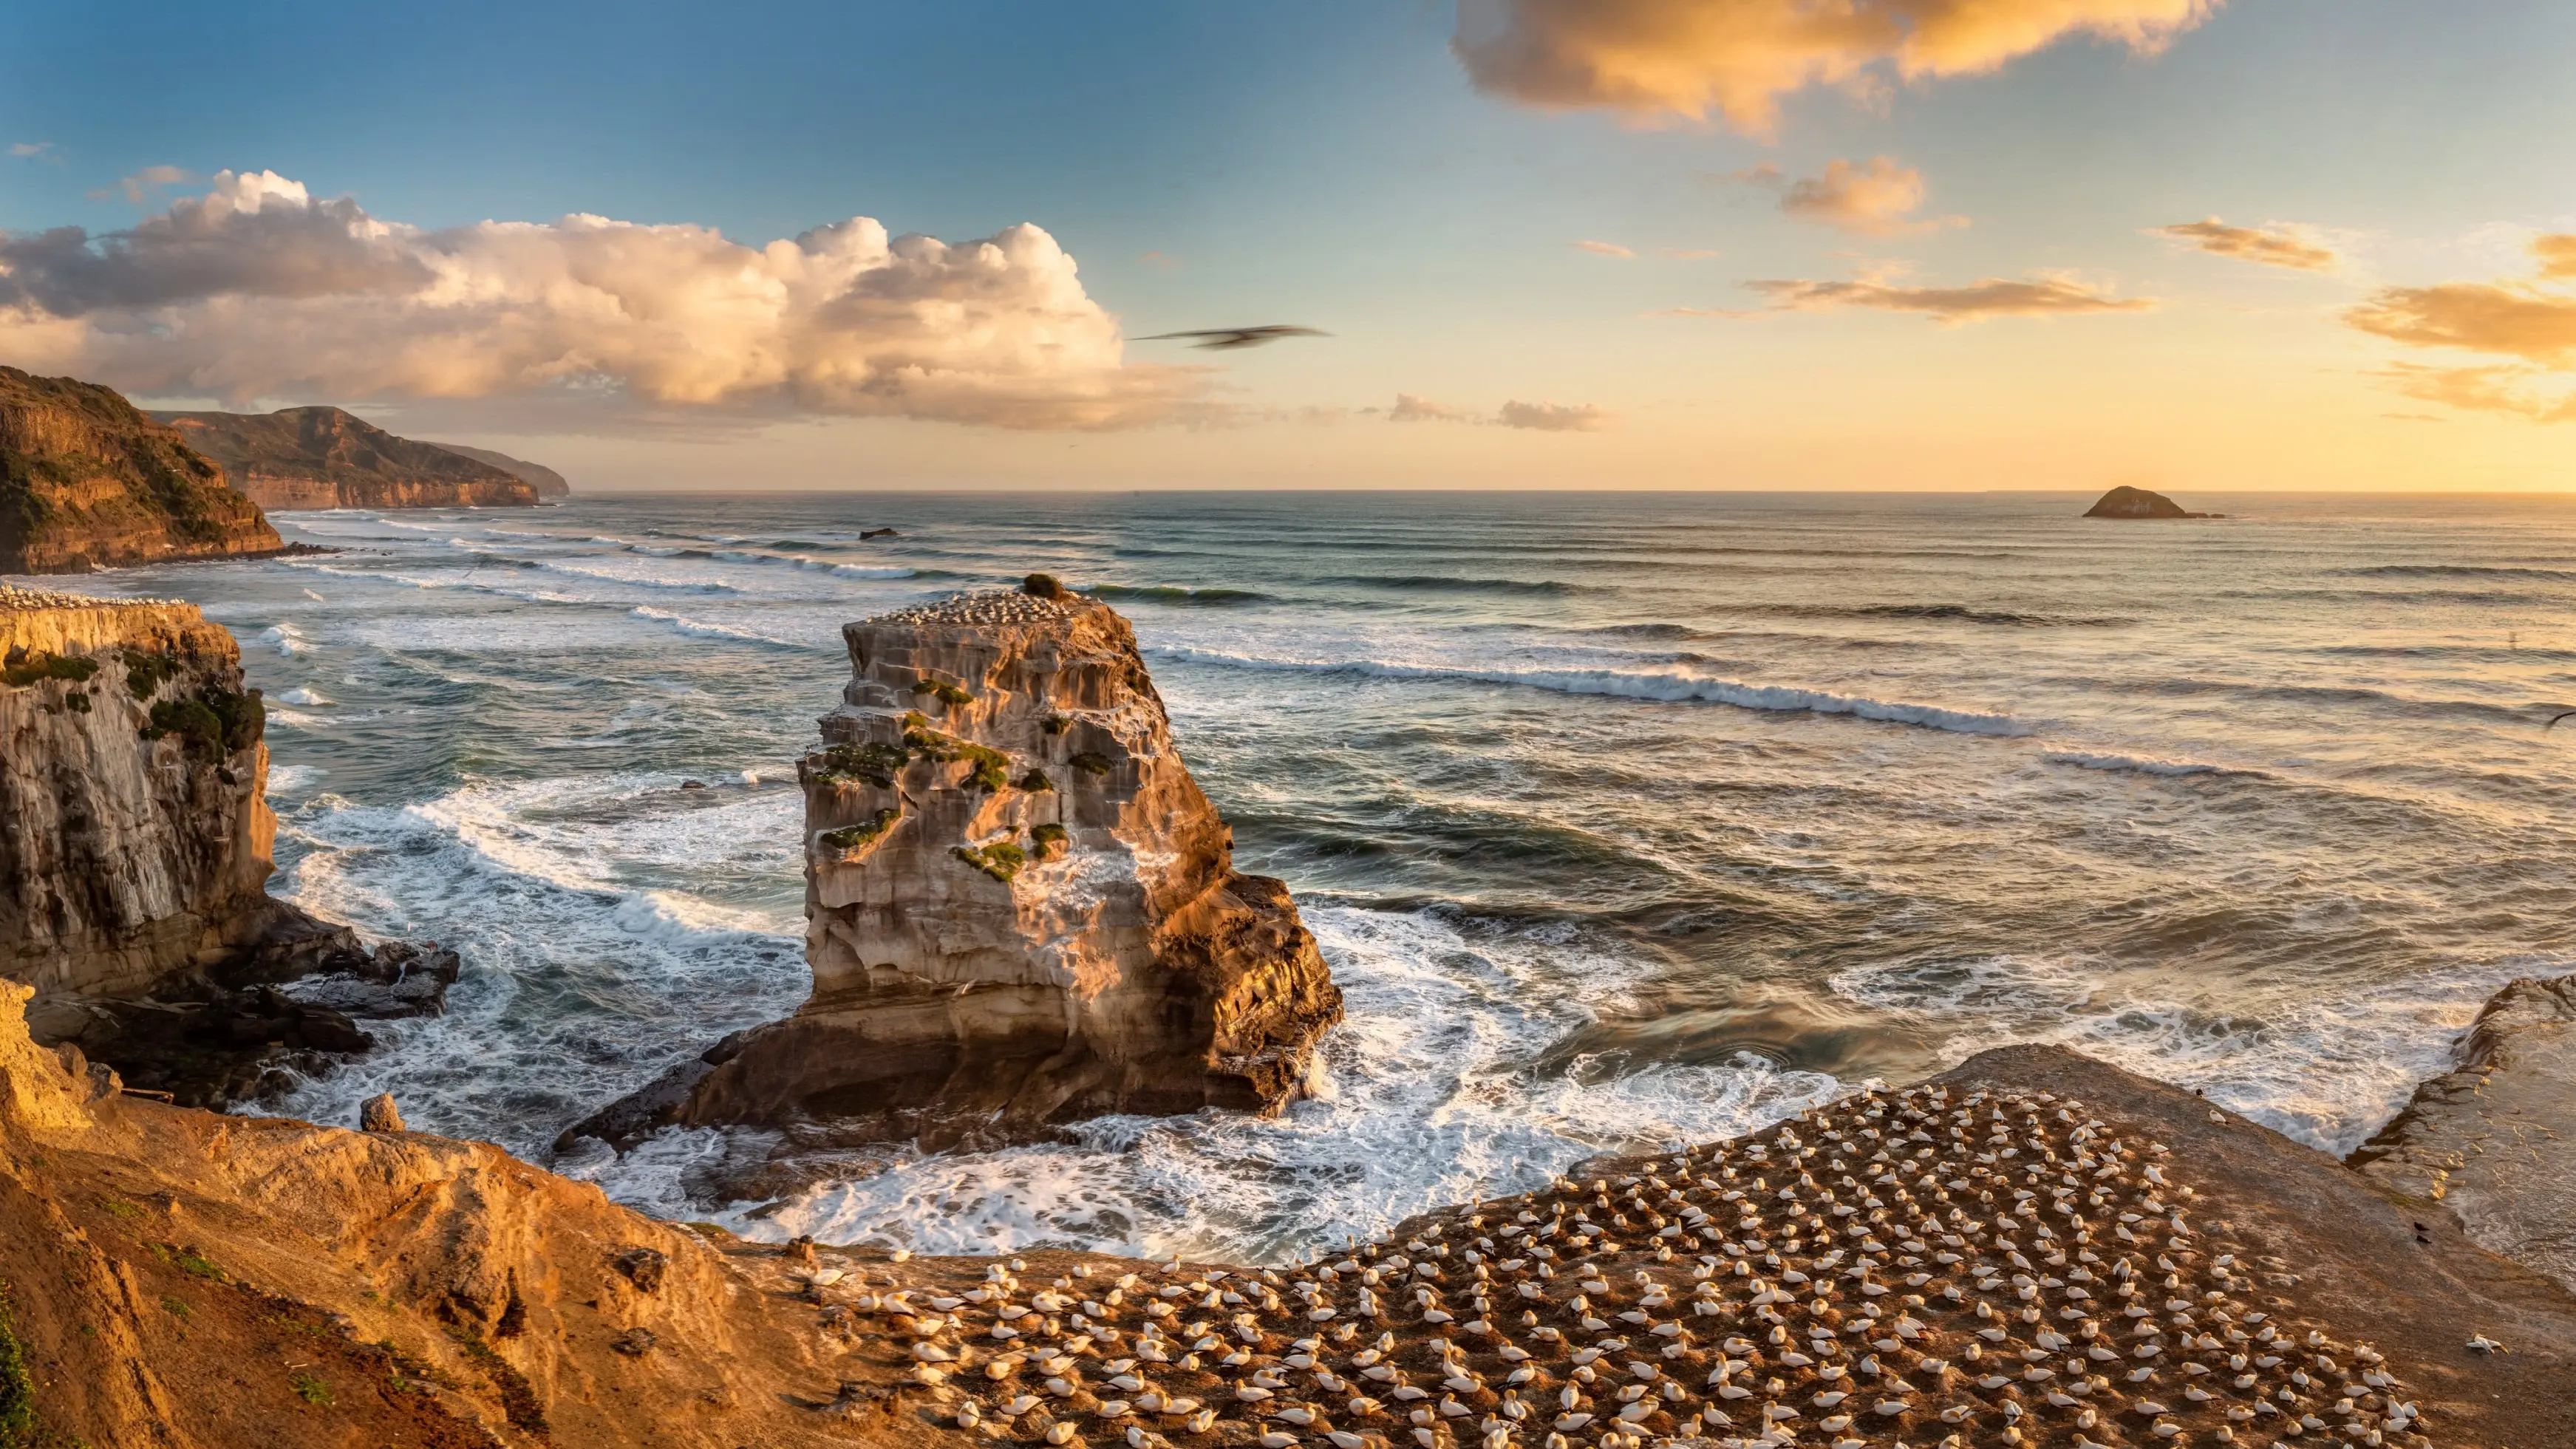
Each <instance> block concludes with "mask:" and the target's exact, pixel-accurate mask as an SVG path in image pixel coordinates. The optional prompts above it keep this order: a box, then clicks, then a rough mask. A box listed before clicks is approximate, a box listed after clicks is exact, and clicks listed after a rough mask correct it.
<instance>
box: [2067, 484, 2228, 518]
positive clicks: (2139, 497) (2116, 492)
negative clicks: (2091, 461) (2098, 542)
mask: <svg viewBox="0 0 2576 1449" xmlns="http://www.w3.org/2000/svg"><path fill="white" fill-rule="evenodd" d="M2084 516H2085V517H2087V518H2225V517H2226V516H2227V515H2226V514H2224V513H2188V512H2185V511H2184V510H2183V506H2182V505H2181V504H2179V503H2176V502H2174V501H2173V500H2172V499H2170V498H2167V497H2166V496H2164V495H2163V494H2161V493H2153V492H2149V491H2148V490H2146V489H2144V488H2132V487H2130V486H2128V485H2127V484H2125V483H2124V484H2121V485H2120V486H2119V487H2117V488H2114V489H2112V490H2111V491H2110V492H2108V493H2105V494H2103V495H2102V496H2101V497H2100V498H2099V499H2097V500H2095V502H2094V504H2093V506H2092V507H2090V508H2087V509H2085V510H2084Z"/></svg>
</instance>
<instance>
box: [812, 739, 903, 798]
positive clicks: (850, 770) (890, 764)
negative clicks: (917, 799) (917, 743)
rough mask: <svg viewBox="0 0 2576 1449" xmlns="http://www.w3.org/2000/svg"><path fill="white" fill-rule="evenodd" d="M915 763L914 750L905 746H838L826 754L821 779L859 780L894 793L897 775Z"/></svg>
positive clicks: (819, 776) (824, 753)
mask: <svg viewBox="0 0 2576 1449" xmlns="http://www.w3.org/2000/svg"><path fill="white" fill-rule="evenodd" d="M911 763H912V751H911V750H909V749H907V748H905V747H904V746H902V745H834V746H833V747H832V748H830V749H828V750H825V751H824V752H823V768H822V769H821V770H820V771H819V772H817V778H819V779H824V780H835V781H838V780H856V781H858V782H860V783H862V784H867V785H874V786H876V787H877V788H878V789H880V790H891V789H893V788H894V777H895V775H896V773H897V772H899V771H901V770H902V769H903V767H904V766H906V765H908V764H911Z"/></svg>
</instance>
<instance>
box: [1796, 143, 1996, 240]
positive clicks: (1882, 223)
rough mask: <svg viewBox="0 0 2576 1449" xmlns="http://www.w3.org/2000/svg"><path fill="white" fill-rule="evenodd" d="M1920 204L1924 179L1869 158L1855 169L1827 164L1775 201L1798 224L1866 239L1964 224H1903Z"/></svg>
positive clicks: (1890, 161)
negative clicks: (1821, 171)
mask: <svg viewBox="0 0 2576 1449" xmlns="http://www.w3.org/2000/svg"><path fill="white" fill-rule="evenodd" d="M1922 204H1923V173H1922V172H1920V171H1917V170H1915V169H1914V168H1913V167H1911V166H1900V165H1898V164H1897V161H1896V158H1895V157H1893V156H1873V157H1871V158H1870V160H1869V161H1868V162H1867V163H1866V164H1859V165H1856V164H1854V163H1852V162H1849V161H1843V160H1834V161H1829V162H1827V163H1825V174H1824V175H1822V176H1810V177H1807V178H1806V179H1804V180H1802V181H1800V182H1798V184H1796V185H1795V186H1792V187H1790V188H1789V190H1788V194H1786V195H1784V196H1782V197H1781V198H1780V209H1781V210H1782V211H1785V212H1787V213H1788V214H1789V215H1791V216H1794V217H1796V218H1798V219H1799V220H1801V221H1812V222H1818V223H1821V224H1823V225H1825V226H1830V227H1838V228H1840V229H1842V230H1844V231H1855V232H1862V233H1865V234H1867V235H1870V236H1900V235H1903V234H1906V233H1909V232H1925V231H1939V230H1940V229H1941V228H1943V227H1945V226H1966V225H1967V224H1968V219H1967V218H1966V217H1964V216H1944V217H1938V218H1934V219H1930V220H1924V221H1909V220H1907V219H1906V213H1907V212H1910V211H1912V210H1913V209H1914V208H1916V207H1918V206H1921V205H1922Z"/></svg>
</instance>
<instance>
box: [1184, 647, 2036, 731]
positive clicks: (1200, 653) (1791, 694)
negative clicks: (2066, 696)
mask: <svg viewBox="0 0 2576 1449" xmlns="http://www.w3.org/2000/svg"><path fill="white" fill-rule="evenodd" d="M1150 652H1151V653H1153V654H1154V656H1155V657H1157V658H1162V659H1173V660H1182V661H1187V662H1189V663H1193V664H1214V665H1220V666H1223V667H1226V668H1232V669H1266V670H1280V671H1286V672H1291V673H1302V674H1351V675H1361V676H1367V677H1372V678H1379V679H1424V680H1442V681H1454V682H1457V683H1463V684H1506V685H1522V686H1526V687H1528V688H1532V689H1547V690H1554V691H1556V692H1558V693H1560V694H1600V695H1612V696H1616V697H1619V698H1623V699H1637V700H1651V701H1656V702H1660V703H1667V704H1679V703H1686V702H1698V703H1706V704H1725V705H1733V706H1735V707H1736V708H1739V709H1767V710H1792V711H1800V712H1804V713H1810V714H1847V715H1853V716H1855V717H1857V718H1860V719H1869V720H1881V721H1885V722H1887V723H1890V724H1910V725H1921V726H1924V727H1926V728H1929V729H1937V730H1948V731H1951V732H1953V733H1957V734H1976V735H2019V734H2027V733H2029V732H2030V726H2029V725H2027V724H2025V723H2023V722H2021V721H2019V720H2016V719H2014V718H2013V717H2011V716H2010V715H2001V714H1985V713H1980V712H1978V711H1974V710H1958V709H1944V708H1941V707H1939V706H1937V705H1928V704H1906V703H1903V702H1899V701H1891V700H1883V699H1871V698H1869V697H1867V696H1865V695H1851V694H1834V693H1831V692H1829V691H1826V690H1821V689H1801V688H1798V687H1796V686H1794V685H1785V684H1745V683H1742V682H1741V681H1738V680H1732V679H1718V678H1714V677H1711V676H1709V675H1704V674H1688V673H1684V672H1681V671H1678V670H1659V671H1631V670H1620V669H1478V668H1472V667H1460V666H1455V665H1443V664H1394V663H1387V662H1384V661H1380V660H1374V659H1351V660H1298V659H1276V658H1263V657H1260V656H1256V655H1245V654H1228V653H1222V652H1218V651H1215V650H1208V649H1193V648H1188V647H1186V646H1163V647H1158V648H1155V649H1154V650H1152V651H1150Z"/></svg>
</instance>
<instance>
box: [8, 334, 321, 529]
mask: <svg viewBox="0 0 2576 1449" xmlns="http://www.w3.org/2000/svg"><path fill="white" fill-rule="evenodd" d="M280 546H281V545H280V542H279V539H278V536H277V530H276V529H274V528H271V527H269V524H268V520H267V519H266V518H264V517H262V516H261V514H260V511H259V507H258V505H256V504H254V503H252V502H251V501H250V500H248V499H246V498H244V497H242V496H241V495H240V494H238V493H235V492H233V491H232V490H231V489H229V488H227V487H225V486H224V475H223V470H222V469H221V468H218V467H216V466H215V465H214V464H213V463H211V462H208V461H207V460H206V459H205V458H203V457H201V456H199V455H198V454H197V453H196V452H195V451H193V450H192V449H190V448H189V447H188V446H187V444H186V443H184V442H182V441H181V440H180V438H179V435H178V434H177V433H176V432H174V431H172V430H171V429H169V428H166V427H163V426H162V425H160V424H158V423H155V422H154V421H152V419H150V418H148V417H146V416H144V415H143V413H142V412H141V411H140V410H138V409H136V408H135V406H134V405H133V404H131V403H129V402H127V401H126V400H125V399H124V398H122V397H120V396H118V395H117V394H116V393H115V392H114V391H113V390H112V389H109V388H104V387H100V386H98V385H97V384H95V383H87V382H79V381H76V380H74V379H72V378H68V377H36V376H33V375H32V374H29V373H26V372H21V371H20V370H18V369H17V368H14V367H0V574H60V573H85V572H87V571H89V570H91V569H98V568H109V567H114V566H118V565H125V564H140V563H154V562H159V561H162V560H166V559H186V558H224V557H231V556H235V555H240V554H255V553H266V552H272V551H275V550H277V549H278V548H279V547H280Z"/></svg>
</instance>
